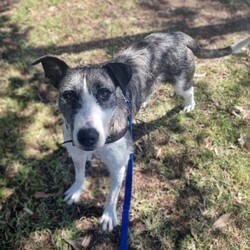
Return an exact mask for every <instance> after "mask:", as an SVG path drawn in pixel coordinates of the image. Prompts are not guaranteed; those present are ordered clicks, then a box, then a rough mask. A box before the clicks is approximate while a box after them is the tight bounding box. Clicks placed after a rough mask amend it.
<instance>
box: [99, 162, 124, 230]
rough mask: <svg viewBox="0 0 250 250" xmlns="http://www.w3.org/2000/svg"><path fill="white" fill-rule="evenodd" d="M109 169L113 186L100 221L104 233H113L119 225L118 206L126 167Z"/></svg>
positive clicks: (111, 167) (110, 167)
mask: <svg viewBox="0 0 250 250" xmlns="http://www.w3.org/2000/svg"><path fill="white" fill-rule="evenodd" d="M108 168H109V171H110V177H111V185H110V191H109V195H108V197H107V200H106V203H105V207H104V212H103V215H102V217H101V219H100V222H101V223H102V229H103V230H104V231H107V230H108V231H112V230H113V228H114V227H115V226H116V225H117V214H116V204H117V200H118V195H119V192H120V189H121V185H122V181H123V176H124V172H125V166H122V167H120V168H119V167H117V166H109V167H108Z"/></svg>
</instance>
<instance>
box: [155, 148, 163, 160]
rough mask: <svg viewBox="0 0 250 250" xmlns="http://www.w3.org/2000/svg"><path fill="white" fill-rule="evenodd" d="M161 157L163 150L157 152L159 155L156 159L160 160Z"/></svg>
mask: <svg viewBox="0 0 250 250" xmlns="http://www.w3.org/2000/svg"><path fill="white" fill-rule="evenodd" d="M161 157H162V150H161V148H159V149H158V151H157V153H156V159H157V160H160V159H161Z"/></svg>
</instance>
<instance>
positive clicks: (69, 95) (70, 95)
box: [62, 90, 75, 101]
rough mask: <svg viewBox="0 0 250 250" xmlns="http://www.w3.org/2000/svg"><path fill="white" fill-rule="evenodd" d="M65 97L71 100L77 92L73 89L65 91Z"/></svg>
mask: <svg viewBox="0 0 250 250" xmlns="http://www.w3.org/2000/svg"><path fill="white" fill-rule="evenodd" d="M62 96H63V98H64V99H65V100H66V101H71V100H73V99H74V98H75V92H74V91H72V90H69V91H65V92H64V93H63V94H62Z"/></svg>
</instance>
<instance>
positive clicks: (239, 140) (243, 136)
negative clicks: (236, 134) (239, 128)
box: [238, 133, 246, 148]
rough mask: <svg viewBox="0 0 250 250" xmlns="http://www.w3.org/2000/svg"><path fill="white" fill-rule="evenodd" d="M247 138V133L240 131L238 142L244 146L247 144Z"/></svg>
mask: <svg viewBox="0 0 250 250" xmlns="http://www.w3.org/2000/svg"><path fill="white" fill-rule="evenodd" d="M245 139H246V135H245V134H243V133H240V138H239V139H238V142H239V144H240V146H241V147H242V148H243V147H244V145H245Z"/></svg>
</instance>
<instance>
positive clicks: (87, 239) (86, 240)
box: [82, 235, 92, 248]
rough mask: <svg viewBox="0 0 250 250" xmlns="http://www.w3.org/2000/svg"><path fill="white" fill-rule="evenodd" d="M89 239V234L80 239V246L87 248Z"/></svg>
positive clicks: (90, 237)
mask: <svg viewBox="0 0 250 250" xmlns="http://www.w3.org/2000/svg"><path fill="white" fill-rule="evenodd" d="M91 239H92V236H91V235H86V236H85V237H84V238H83V240H82V247H84V248H87V247H88V246H89V244H90V241H91Z"/></svg>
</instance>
